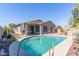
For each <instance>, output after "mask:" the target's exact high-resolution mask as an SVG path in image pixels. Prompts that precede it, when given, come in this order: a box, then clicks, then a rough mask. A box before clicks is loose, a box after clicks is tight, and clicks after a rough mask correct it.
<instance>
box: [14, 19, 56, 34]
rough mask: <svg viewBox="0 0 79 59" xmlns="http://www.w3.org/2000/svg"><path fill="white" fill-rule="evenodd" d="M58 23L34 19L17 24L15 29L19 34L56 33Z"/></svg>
mask: <svg viewBox="0 0 79 59" xmlns="http://www.w3.org/2000/svg"><path fill="white" fill-rule="evenodd" d="M55 27H56V25H55V24H54V23H52V21H46V22H44V21H42V20H34V21H28V22H25V23H21V24H18V25H16V26H15V27H14V28H13V30H14V33H15V34H19V35H34V34H37V35H39V34H40V35H41V34H48V33H54V32H55V31H56V30H55Z"/></svg>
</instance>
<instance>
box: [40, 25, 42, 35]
mask: <svg viewBox="0 0 79 59" xmlns="http://www.w3.org/2000/svg"><path fill="white" fill-rule="evenodd" d="M41 30H42V29H41V25H40V35H41V34H42V31H41Z"/></svg>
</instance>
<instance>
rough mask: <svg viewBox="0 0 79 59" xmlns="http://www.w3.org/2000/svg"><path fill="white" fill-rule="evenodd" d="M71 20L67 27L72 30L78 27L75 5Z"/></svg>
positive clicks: (78, 8)
mask: <svg viewBox="0 0 79 59" xmlns="http://www.w3.org/2000/svg"><path fill="white" fill-rule="evenodd" d="M72 15H73V17H72V19H71V20H70V22H69V25H70V26H71V27H73V28H78V27H79V4H75V8H74V9H73V10H72Z"/></svg>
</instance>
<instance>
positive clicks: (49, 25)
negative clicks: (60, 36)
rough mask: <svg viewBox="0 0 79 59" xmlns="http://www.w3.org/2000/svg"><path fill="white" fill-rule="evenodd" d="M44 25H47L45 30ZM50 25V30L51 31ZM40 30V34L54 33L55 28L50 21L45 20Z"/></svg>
mask: <svg viewBox="0 0 79 59" xmlns="http://www.w3.org/2000/svg"><path fill="white" fill-rule="evenodd" d="M44 26H47V30H48V31H47V32H44ZM51 27H52V32H51ZM41 31H42V34H48V33H54V32H55V31H56V30H55V25H54V24H52V23H51V22H45V23H43V24H42V25H41Z"/></svg>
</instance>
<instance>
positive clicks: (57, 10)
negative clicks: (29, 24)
mask: <svg viewBox="0 0 79 59" xmlns="http://www.w3.org/2000/svg"><path fill="white" fill-rule="evenodd" d="M73 8H74V4H68V3H65V4H64V3H63V4H62V3H59V4H57V3H16V4H15V3H13V4H11V3H9V4H8V3H7V4H0V26H5V25H7V24H9V23H16V24H19V23H23V22H26V21H31V20H37V19H41V20H43V21H49V20H51V21H52V22H53V23H55V24H56V25H66V24H68V22H69V19H70V17H71V16H72V12H71V11H72V9H73Z"/></svg>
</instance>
